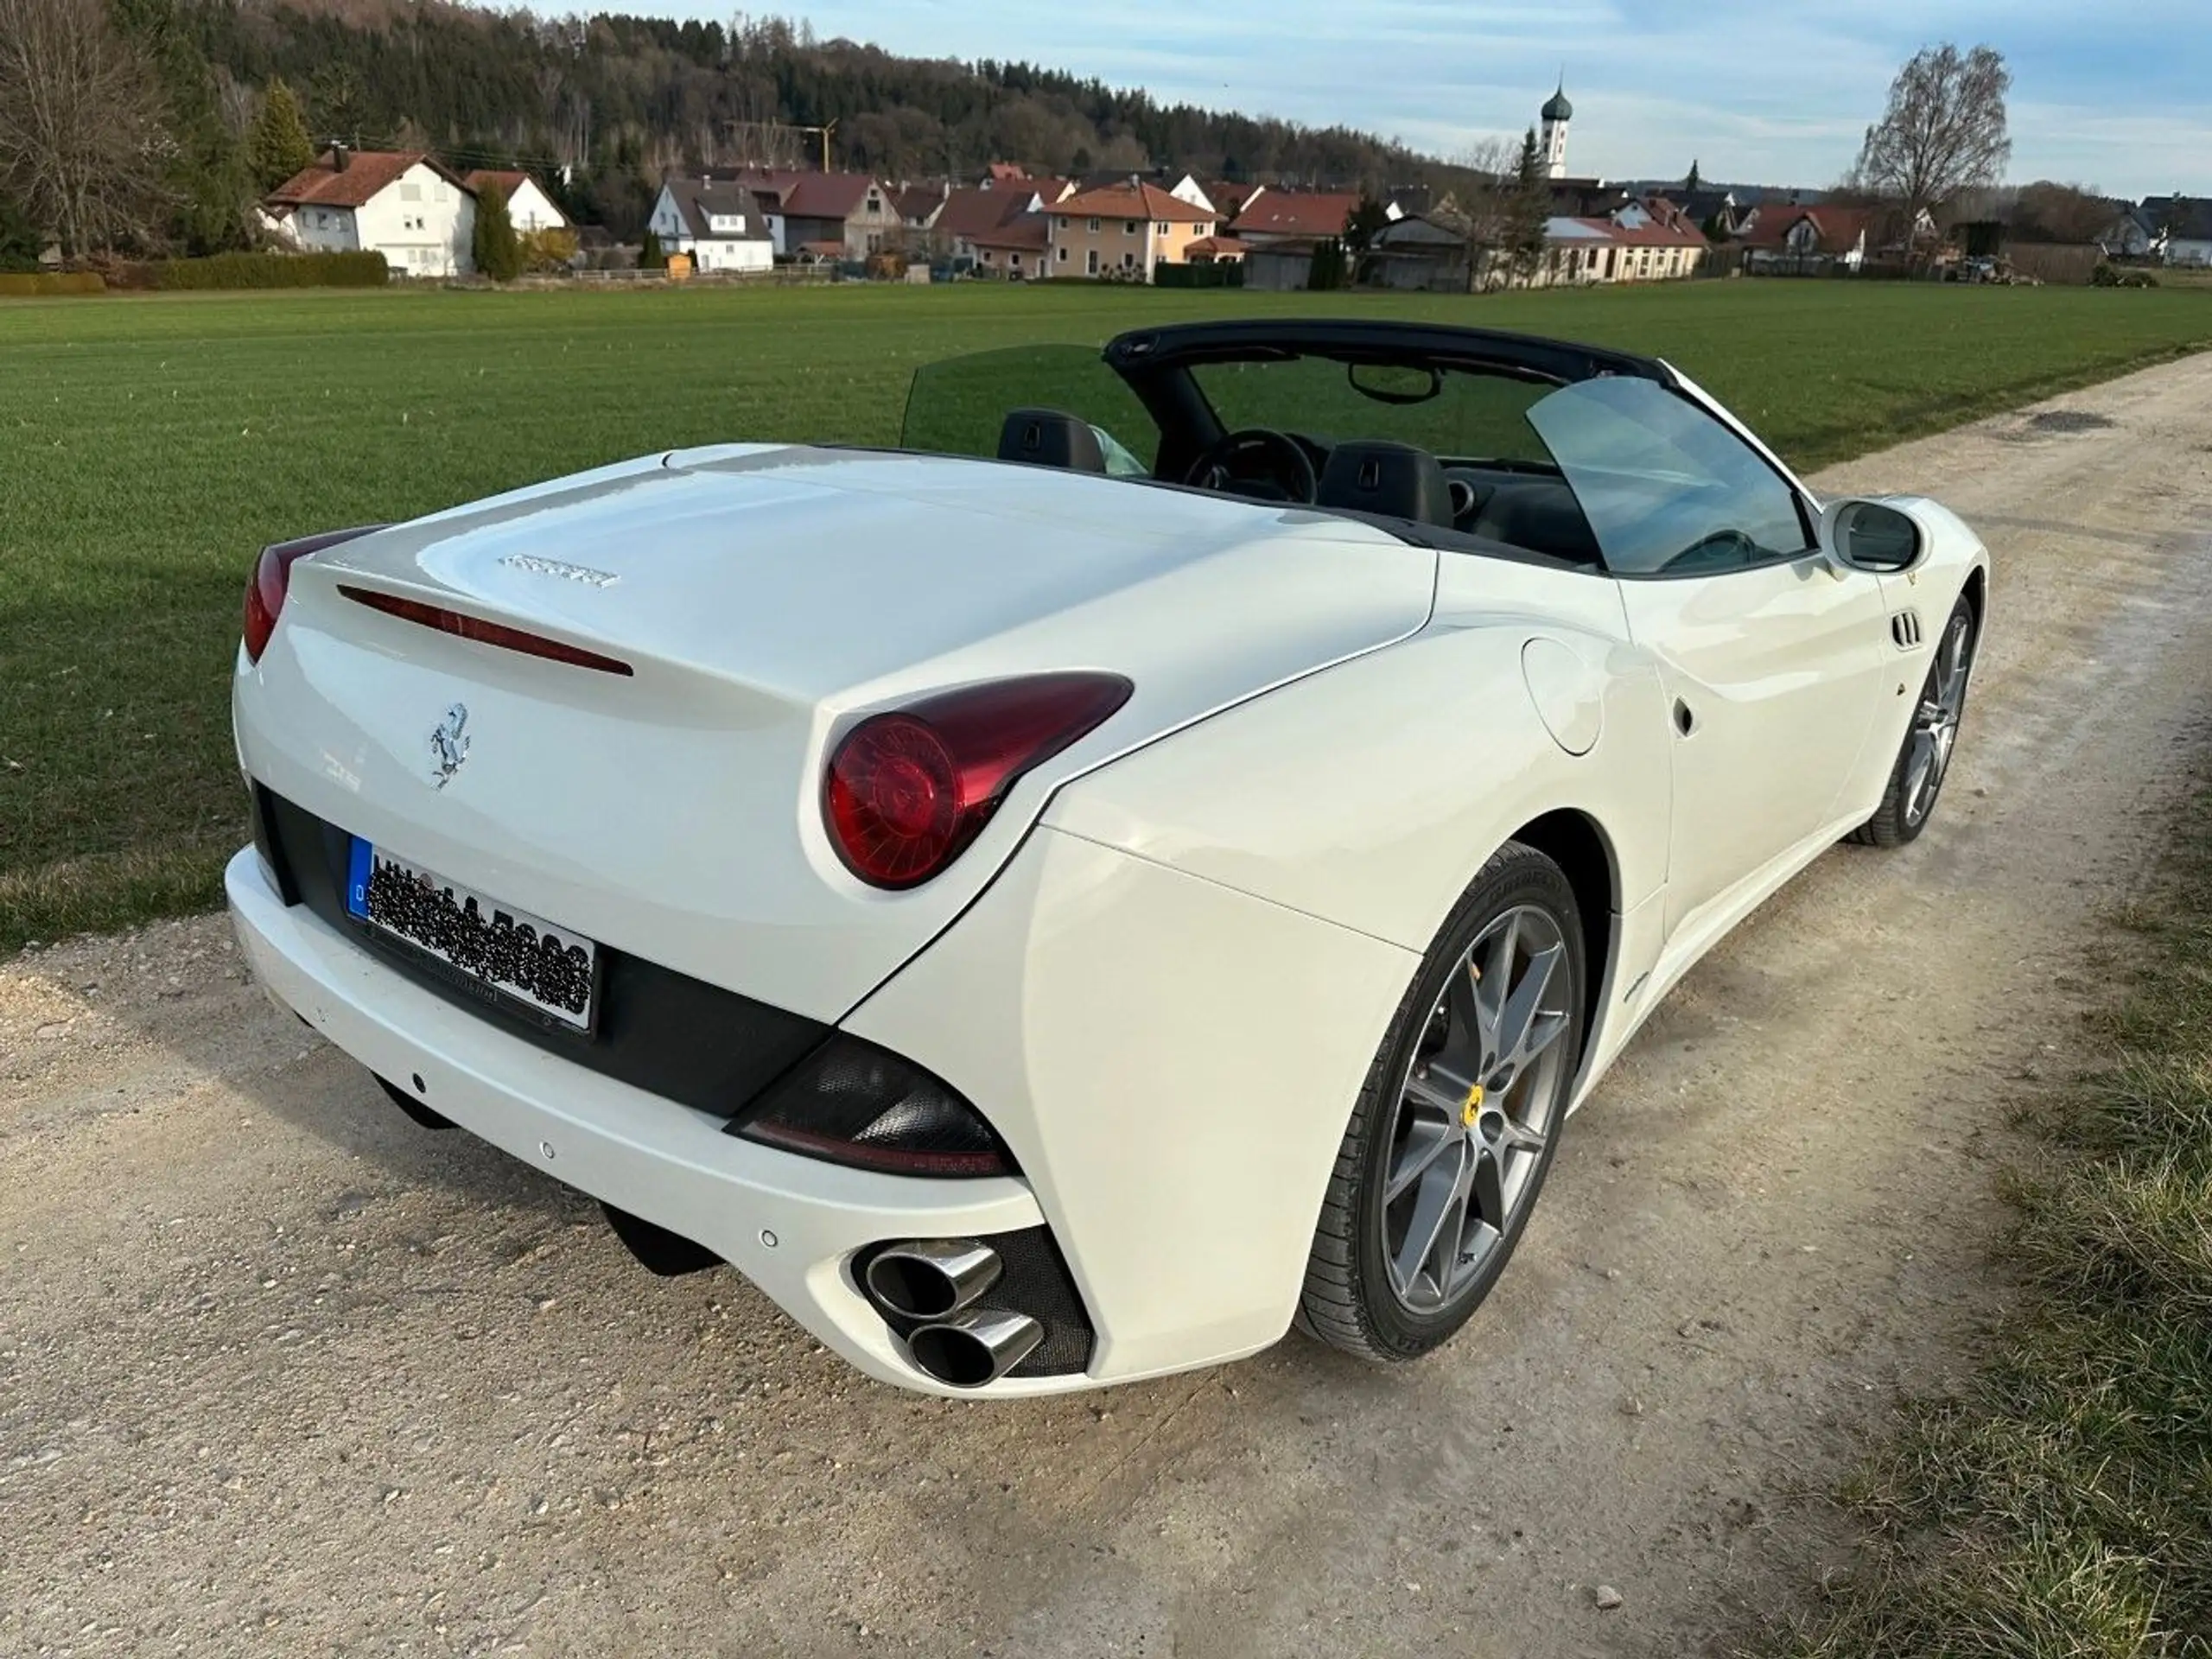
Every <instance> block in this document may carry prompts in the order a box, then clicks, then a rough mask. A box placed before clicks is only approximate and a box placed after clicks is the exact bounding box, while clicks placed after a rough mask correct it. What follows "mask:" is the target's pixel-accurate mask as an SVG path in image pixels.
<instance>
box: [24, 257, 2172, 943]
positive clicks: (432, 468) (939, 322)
mask: <svg viewBox="0 0 2212 1659" xmlns="http://www.w3.org/2000/svg"><path fill="white" fill-rule="evenodd" d="M1317 310H1325V311H1328V312H1337V313H1356V314H1361V315H1376V316H1396V317H1425V318H1433V319H1441V320H1452V321H1459V320H1464V321H1469V322H1478V323H1482V324H1486V325H1490V326H1494V327H1510V328H1522V329H1528V330H1532V331H1535V332H1541V333H1548V334H1563V335H1567V336H1571V337H1579V338H1581V339H1586V340H1591V341H1593V342H1599V343H1605V344H1611V345H1618V346H1626V347H1630V348H1632V349H1635V350H1639V351H1644V352H1651V353H1660V354H1662V355H1664V356H1666V357H1668V358H1669V359H1672V360H1673V361H1674V362H1675V363H1676V364H1677V365H1680V366H1681V367H1682V368H1683V369H1684V370H1686V371H1687V372H1689V373H1690V374H1692V375H1694V376H1695V377H1696V378H1698V379H1700V381H1702V382H1704V383H1705V384H1706V385H1707V386H1709V387H1710V388H1711V389H1712V390H1713V391H1715V392H1717V393H1718V394H1719V395H1720V396H1721V397H1724V398H1726V399H1727V400H1728V401H1729V402H1730V403H1732V404H1733V405H1734V406H1735V408H1736V409H1737V410H1738V412H1740V413H1741V414H1743V415H1744V416H1745V417H1746V418H1747V419H1749V420H1750V421H1751V422H1752V423H1754V424H1755V425H1757V426H1758V428H1760V429H1761V430H1763V431H1764V433H1765V434H1766V435H1768V436H1769V437H1770V439H1772V440H1773V441H1774V442H1776V443H1777V444H1778V445H1779V447H1780V448H1782V449H1783V451H1784V453H1786V454H1788V455H1789V456H1790V457H1791V459H1792V460H1793V461H1796V462H1798V463H1801V464H1802V465H1804V466H1807V467H1812V466H1817V465H1819V464H1821V463H1822V462H1825V461H1834V460H1837V459H1840V458H1841V457H1843V456H1846V455H1849V454H1854V453H1858V452H1861V451H1864V450H1866V449H1868V448H1874V447H1878V446H1879V445H1882V444H1885V443H1888V442H1893V441H1895V440H1896V439H1898V438H1900V437H1904V436H1907V435H1912V434H1914V433H1918V432H1924V431H1928V430H1931V429H1936V428H1938V427H1941V426H1945V425H1948V424H1951V423H1955V422H1959V421H1962V420H1966V419H1969V418H1971V417H1973V416H1978V415H1981V414H1985V413H1987V412H1989V411H1990V410H1995V409H1999V408H2002V407H2005V406H2007V405H2010V404H2018V403H2019V402H2022V401H2024V400H2026V399H2029V398H2031V397H2036V396H2038V395H2041V394H2044V393H2047V392H2050V391H2056V390H2058V389H2060V388H2063V387H2065V386H2068V385H2076V384H2080V383H2082V382H2085V381H2088V380H2093V379H2096V378H2102V377H2106V376H2109V375H2112V374H2115V373H2118V372H2122V371H2124V370H2126V369H2128V368H2131V367H2133V366H2135V365H2139V364H2142V363H2145V362H2148V361H2152V360H2156V359H2160V358H2164V357H2167V356H2171V355H2174V354H2177V353H2181V352H2184V351H2188V350H2192V349H2201V348H2204V347H2208V346H2212V295H2208V294H2206V293H2204V292H2202V291H2194V292H2191V291H2180V290H2172V289H2161V290H2158V291H2154V292H2126V293H2113V292H2105V291H2097V290H2088V289H2078V290H2077V289H1961V288H1938V287H1904V286H1890V285H1876V284H1867V285H1865V286H1847V285H1844V284H1840V283H1709V284H1701V285H1688V284H1682V285H1675V286H1669V287H1663V288H1660V287H1654V288H1647V289H1617V290H1611V291H1602V290H1601V291H1594V292H1580V293H1563V294H1557V295H1546V294H1531V295H1521V296H1505V297H1497V298H1489V299H1480V300H1474V299H1446V298H1425V297H1424V298H1413V297H1396V296H1392V297H1379V296H1331V297H1328V298H1321V297H1319V296H1302V295H1286V296H1259V295H1243V294H1225V293H1160V292H1153V291H1149V290H1143V289H1126V288H1118V287H1117V288H1089V287H1084V286H1080V285H1071V286H1054V287H1048V288H1044V289H1007V288H1002V287H999V286H995V285H991V286H984V285H975V286H967V287H962V288H957V289H954V288H944V289H887V288H862V287H859V286H857V285H855V286H850V287H842V288H834V289H764V290H753V291H745V290H732V289H695V290H689V291H686V290H656V291H650V292H620V293H600V292H594V293H567V292H559V293H547V292H529V293H505V294H501V293H464V292H435V293H397V292H393V293H363V294H342V293H301V294H283V295H277V294H249V295H213V296H147V297H143V298H115V299H107V300H61V301H23V302H0V440H4V444H5V448H4V449H3V450H0V454H4V455H5V457H6V459H5V462H4V464H0V571H4V573H5V576H6V581H5V582H4V583H0V652H4V663H0V950H12V949H14V948H15V947H16V946H17V945H19V944H22V942H23V941H24V940H25V939H27V938H54V937H56V936H57V935H59V934H60V933H63V932H66V931H75V930H79V929H86V928H99V927H109V926H114V925H121V924H123V923H125V922H129V921H131V920H135V919H138V918H143V917H144V916H147V915H149V914H154V913H159V912H164V911H174V910H178V909H184V908H192V907H197V906H205V905H208V904H212V903H213V902H214V900H215V899H216V896H217V887H216V877H217V873H218V871H219V868H220V863H221V860H222V858H223V857H224V855H226V852H227V851H228V849H231V848H232V847H233V846H234V845H236V844H237V842H238V840H239V839H240V837H241V835H242V821H241V815H240V795H239V791H238V779H237V777H236V773H235V768H234V766H233V764H232V754H231V744H230V738H229V733H228V729H227V728H228V718H229V717H228V709H227V705H226V681H227V673H228V669H229V664H230V662H231V658H232V648H233V641H234V640H235V639H236V636H237V632H238V604H239V594H240V591H241V588H242V584H243V582H244V580H245V570H246V567H247V564H248V563H249V561H250V560H251V556H252V555H253V552H254V550H256V549H257V547H258V546H259V545H260V544H261V543H264V542H266V541H270V540H272V539H275V538H277V537H285V536H292V535H299V534H302V533H305V532H307V531H314V530H319V529H326V528H329V527H332V526H335V525H340V524H353V523H358V522H360V521H362V520H365V519H372V518H405V517H408V516H410V515H412V514H416V513H419V512H426V511H429V510H430V509H433V508H436V507H442V506H445V505H450V504H452V503H454V502H456V501H461V500H465V499H468V498H470V497H473V496H477V495H481V494H485V493H489V492H492V491H493V490H497V489H500V488H503V487H505V486H511V485H513V484H517V483H519V482H522V481H524V480H531V479H537V478H543V477H546V476H550V475H552V474H560V473H563V472H567V471H569V470H572V469H574V468H576V467H585V466H589V465H592V464H594V463H595V462H600V461H607V460H611V459H613V458H615V457H618V456H622V455H627V454H638V453H641V452H645V451H648V450H652V449H654V448H661V447H664V446H669V445H675V444H684V443H696V442H709V441H719V440H727V439H734V438H766V437H786V438H798V439H844V440H849V441H855V442H887V441H890V440H893V439H894V438H895V437H896V435H897V433H898V429H899V410H900V408H901V405H902V400H903V394H904V389H905V386H906V379H907V377H908V376H909V375H910V374H911V372H912V370H913V369H914V367H915V366H916V365H918V364H921V363H925V362H927V361H930V360H931V359H937V358H942V357H945V356H950V355H952V354H956V353H964V352H970V351H976V350H981V349H985V348H988V347H990V346H1001V345H1014V344H1020V343H1022V342H1027V341H1033V340H1069V341H1084V342H1097V341H1102V340H1104V339H1106V338H1107V337H1108V336H1109V335H1111V334H1114V333H1116V331H1118V330H1120V329H1122V328H1124V327H1132V326H1135V325H1138V324H1141V323H1143V322H1146V321H1166V320H1170V319H1174V318H1187V317H1201V316H1219V315H1264V314H1268V313H1274V314H1279V315H1287V314H1293V313H1302V314H1308V315H1310V314H1313V312H1315V311H1317Z"/></svg>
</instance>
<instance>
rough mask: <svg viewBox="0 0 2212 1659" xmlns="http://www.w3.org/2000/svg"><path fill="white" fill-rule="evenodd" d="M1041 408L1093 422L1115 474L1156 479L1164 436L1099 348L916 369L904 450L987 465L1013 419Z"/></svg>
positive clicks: (1047, 350)
mask: <svg viewBox="0 0 2212 1659" xmlns="http://www.w3.org/2000/svg"><path fill="white" fill-rule="evenodd" d="M1035 408H1043V409H1055V410H1065V412H1067V413H1068V414H1070V415H1073V416H1077V418H1078V419H1080V420H1083V421H1084V422H1086V423H1089V425H1090V429H1091V430H1092V431H1093V432H1094V433H1096V435H1097V437H1098V441H1099V448H1100V450H1101V452H1102V453H1103V455H1104V457H1105V461H1106V470H1107V472H1108V473H1109V474H1114V475H1116V476H1128V477H1138V478H1141V477H1146V476H1148V475H1149V474H1150V473H1151V471H1152V463H1153V460H1154V456H1155V455H1156V454H1158V452H1159V449H1160V429H1159V428H1158V427H1157V426H1155V425H1154V423H1153V419H1152V416H1149V415H1147V414H1146V413H1145V409H1144V405H1143V404H1141V403H1139V402H1138V401H1137V400H1136V397H1135V394H1134V393H1132V392H1131V391H1129V388H1128V383H1127V382H1126V381H1124V380H1123V379H1122V377H1121V376H1120V375H1118V374H1116V373H1115V372H1114V371H1113V370H1111V369H1109V367H1107V366H1106V363H1105V360H1104V359H1103V358H1102V357H1100V355H1099V353H1098V348H1097V347H1096V346H1008V347H1007V348H1005V349H1004V350H1001V351H995V352H980V353H976V355H974V356H972V357H956V358H951V359H948V360H947V361H945V362H943V363H932V364H930V365H928V366H926V367H925V368H922V369H918V370H917V371H916V372H915V374H914V381H913V385H912V387H911V388H910V389H909V390H908V391H907V393H906V423H905V426H904V428H903V429H902V430H901V432H900V435H899V448H902V449H918V450H921V451H923V452H925V453H926V454H938V455H980V456H982V457H984V458H986V459H988V458H990V457H993V456H995V455H996V454H998V453H999V439H1000V435H1001V432H1002V431H1003V430H1004V429H1005V425H1006V421H1007V416H1008V415H1010V414H1011V413H1013V412H1014V410H1018V409H1035Z"/></svg>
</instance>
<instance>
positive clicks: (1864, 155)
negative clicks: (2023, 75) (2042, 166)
mask: <svg viewBox="0 0 2212 1659" xmlns="http://www.w3.org/2000/svg"><path fill="white" fill-rule="evenodd" d="M2011 89H2012V71H2011V70H2010V69H2008V68H2007V67H2005V58H2004V54H2002V53H1999V52H1998V51H1997V50H1995V49H1994V48H1991V47H1986V46H1977V47H1976V48H1974V50H1973V51H1971V52H1968V53H1964V54H1961V52H1960V50H1959V48H1957V47H1955V46H1953V45H1951V44H1950V43H1948V41H1947V42H1945V43H1944V44H1943V45H1942V46H1931V47H1927V48H1923V50H1922V51H1921V52H1920V54H1918V55H1917V56H1916V57H1915V58H1914V59H1913V60H1912V61H1911V62H1910V63H1908V64H1907V65H1905V67H1904V68H1903V69H1901V70H1899V71H1898V72H1897V79H1896V81H1895V82H1894V83H1893V84H1892V85H1891V87H1890V106H1889V108H1888V110H1887V111H1885V112H1884V114H1883V116H1882V118H1881V119H1880V120H1879V121H1878V122H1876V123H1875V124H1873V125H1872V126H1871V127H1869V128H1867V129H1866V144H1865V145H1864V147H1862V148H1861V149H1860V150H1859V165H1858V167H1857V168H1855V169H1854V171H1853V178H1854V179H1855V181H1857V182H1858V183H1859V185H1860V186H1861V187H1862V188H1866V189H1867V190H1871V191H1873V192H1876V193H1878V194H1880V195H1882V196H1884V197H1885V198H1887V199H1888V200H1891V201H1894V202H1895V203H1897V206H1898V207H1900V208H1901V209H1902V210H1903V213H1904V227H1905V228H1904V234H1905V239H1906V245H1907V246H1908V247H1910V245H1911V240H1912V238H1913V235H1914V234H1915V232H1916V228H1917V226H1919V223H1920V215H1921V214H1922V213H1926V212H1930V211H1932V210H1933V209H1935V208H1936V207H1941V206H1942V205H1943V204H1944V203H1945V202H1946V201H1948V200H1950V198H1951V197H1952V196H1954V195H1955V194H1957V193H1958V192H1960V191H1961V190H1964V189H1967V188H1969V187H1971V186H1974V185H1983V184H1994V183H1995V182H1997V181H1998V180H1999V178H2000V177H2001V176H2002V175H2003V174H2004V171H2005V162H2008V161H2009V160H2011V159H2012V137H2011V136H2010V134H2009V133H2008V131H2007V129H2006V124H2005V93H2006V92H2009V91H2010V90H2011Z"/></svg>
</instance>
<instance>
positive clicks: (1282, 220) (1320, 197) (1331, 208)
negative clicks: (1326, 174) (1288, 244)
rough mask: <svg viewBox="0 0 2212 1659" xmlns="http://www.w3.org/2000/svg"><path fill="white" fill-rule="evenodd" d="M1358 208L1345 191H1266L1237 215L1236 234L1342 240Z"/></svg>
mask: <svg viewBox="0 0 2212 1659" xmlns="http://www.w3.org/2000/svg"><path fill="white" fill-rule="evenodd" d="M1358 206H1359V197H1358V195H1357V194H1352V193H1347V192H1344V191H1327V192H1303V191H1288V190H1269V191H1268V192H1267V193H1265V194H1263V195H1262V196H1261V197H1260V199H1259V200H1257V201H1255V202H1253V203H1251V204H1250V205H1249V207H1246V208H1245V209H1244V211H1243V213H1239V214H1237V215H1236V233H1237V234H1238V235H1239V236H1250V235H1252V234H1254V233H1255V232H1257V233H1259V234H1261V235H1264V236H1341V235H1342V234H1344V221H1345V220H1346V219H1350V218H1351V215H1352V210H1353V209H1354V208H1356V207H1358Z"/></svg>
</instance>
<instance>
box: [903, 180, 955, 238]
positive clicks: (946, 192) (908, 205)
mask: <svg viewBox="0 0 2212 1659" xmlns="http://www.w3.org/2000/svg"><path fill="white" fill-rule="evenodd" d="M951 199H952V187H951V186H950V184H907V185H901V186H899V188H896V189H894V190H893V191H892V193H891V205H892V207H893V208H894V209H895V210H896V211H897V213H898V214H899V226H900V228H901V229H903V230H904V231H905V232H906V238H905V239H906V246H907V247H908V248H909V249H911V250H914V251H921V250H924V249H926V248H929V247H930V246H931V245H932V243H933V241H934V238H932V237H931V234H930V233H931V232H932V231H934V230H935V229H936V228H937V221H938V215H940V214H941V213H944V205H945V203H946V202H948V201H950V200H951Z"/></svg>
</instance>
